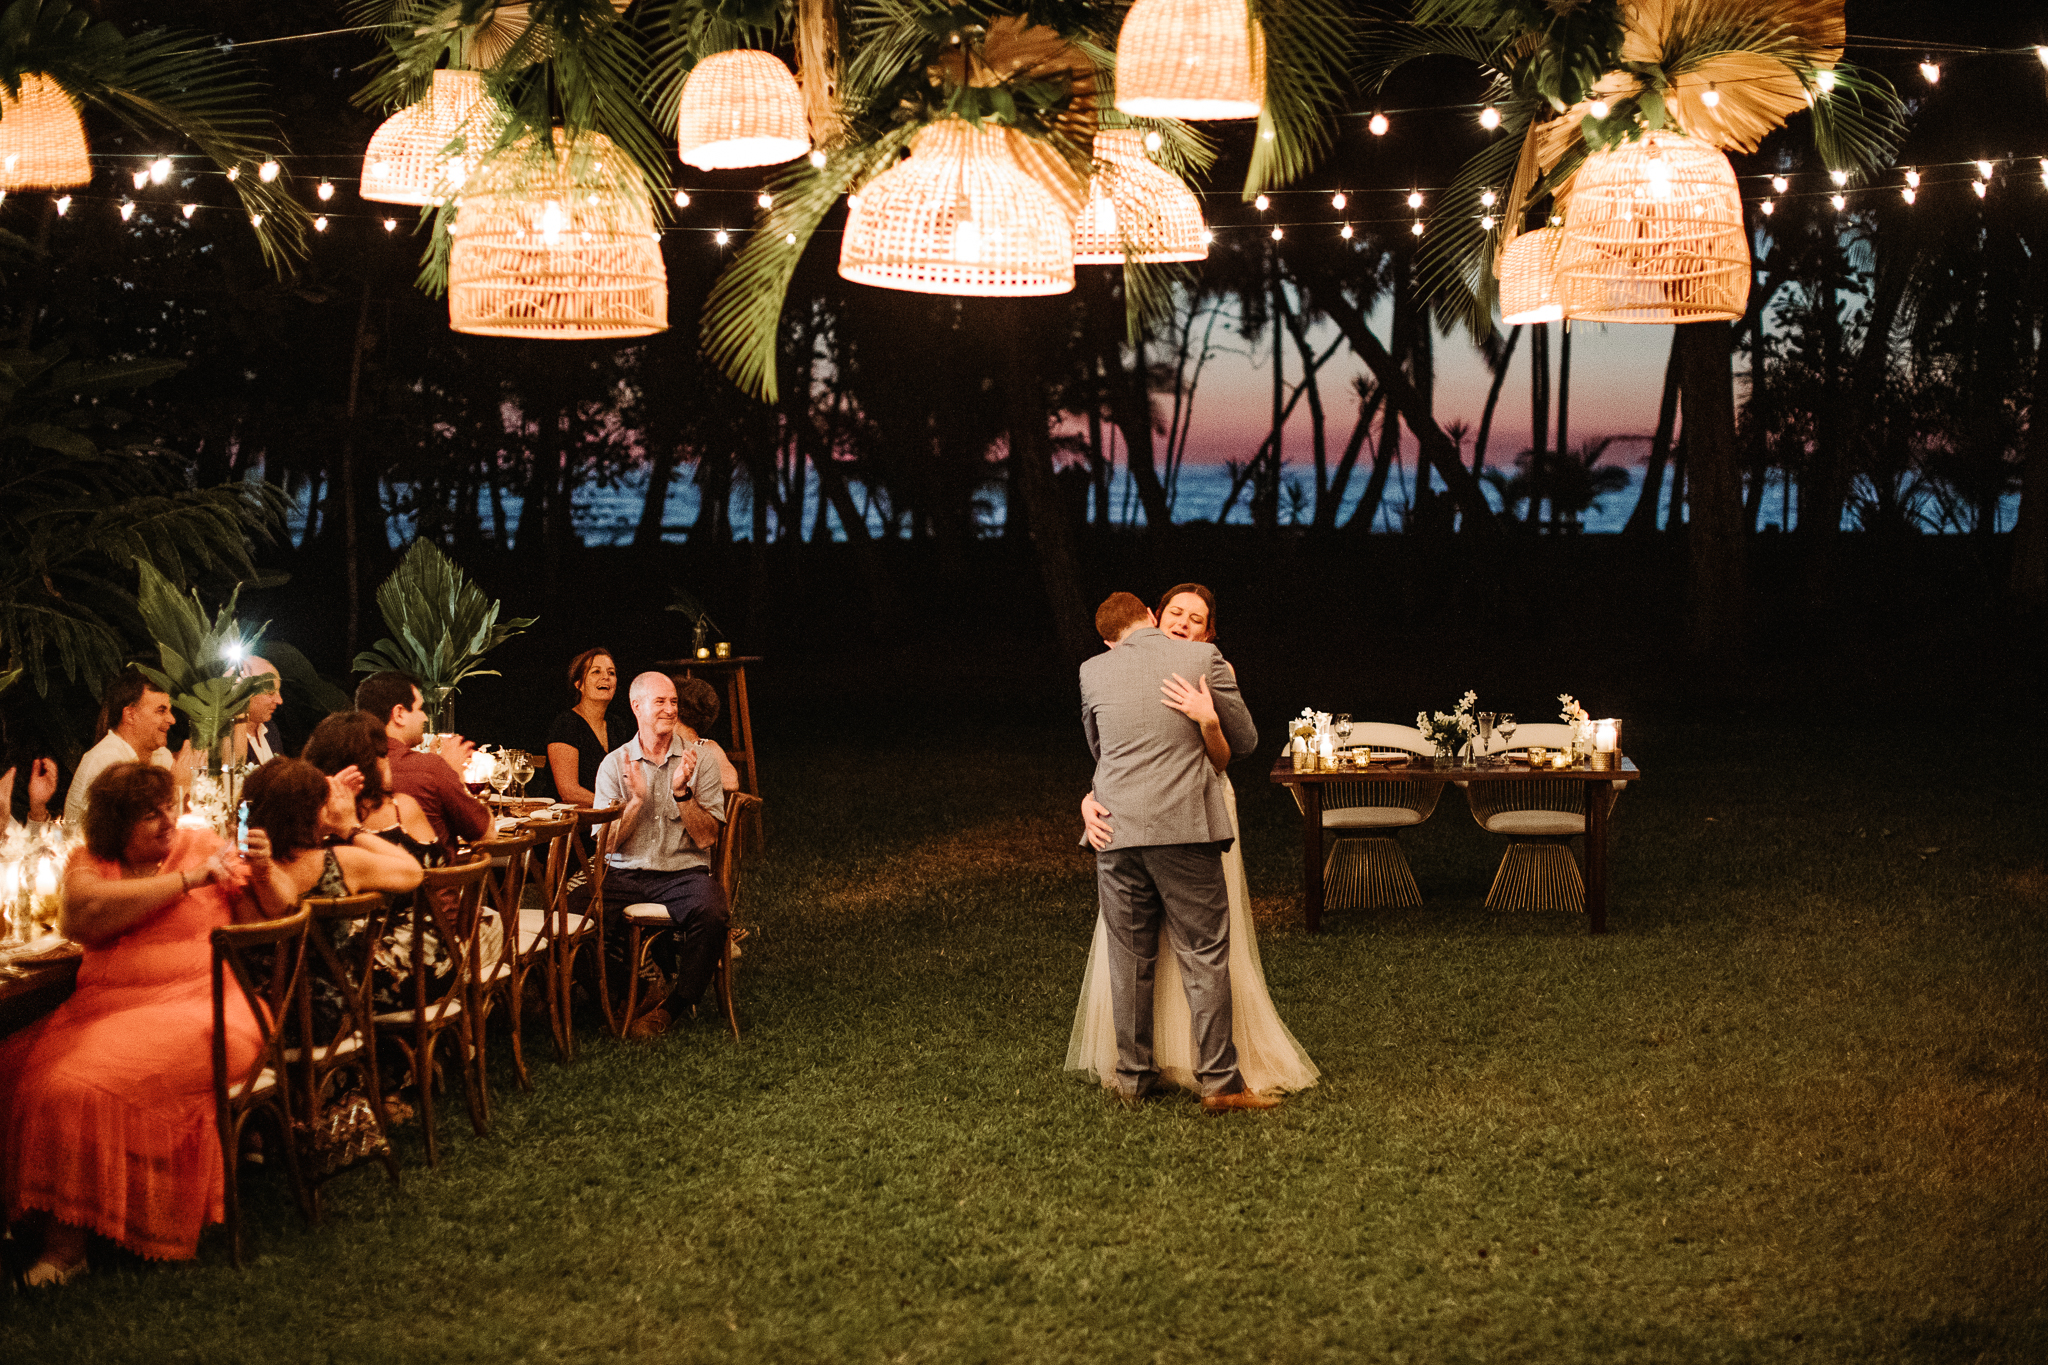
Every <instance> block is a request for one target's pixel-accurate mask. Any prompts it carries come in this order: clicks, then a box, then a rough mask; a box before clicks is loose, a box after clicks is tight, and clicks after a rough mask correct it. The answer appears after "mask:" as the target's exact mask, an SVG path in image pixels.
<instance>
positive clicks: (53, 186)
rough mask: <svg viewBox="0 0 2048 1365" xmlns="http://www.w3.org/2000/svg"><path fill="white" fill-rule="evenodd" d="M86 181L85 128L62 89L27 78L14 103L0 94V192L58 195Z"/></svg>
mask: <svg viewBox="0 0 2048 1365" xmlns="http://www.w3.org/2000/svg"><path fill="white" fill-rule="evenodd" d="M91 179H92V158H91V157H90V156H89V155H88V154H87V152H86V146H85V125H84V124H83V123H82V122H80V121H79V117H78V106H77V105H76V104H74V103H73V102H72V99H71V96H70V95H68V94H66V93H65V91H64V87H62V86H61V85H58V84H57V82H55V81H53V80H51V79H50V78H49V77H48V76H44V75H40V74H37V73H34V72H31V73H30V74H28V75H25V76H23V77H22V78H21V97H20V98H19V99H16V98H14V97H13V96H11V95H9V94H7V93H6V92H5V91H4V90H0V190H59V189H69V188H70V187H72V186H73V185H83V184H86V183H87V182H89V181H90V180H91Z"/></svg>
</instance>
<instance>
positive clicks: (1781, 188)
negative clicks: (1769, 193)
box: [1771, 175, 1792, 194]
mask: <svg viewBox="0 0 2048 1365" xmlns="http://www.w3.org/2000/svg"><path fill="white" fill-rule="evenodd" d="M1771 188H1772V189H1774V190H1776V191H1777V192H1778V193H1779V194H1783V193H1784V192H1785V191H1786V190H1789V189H1791V188H1792V182H1791V181H1789V180H1787V179H1786V178H1785V177H1784V176H1782V175H1774V176H1772V177H1771Z"/></svg>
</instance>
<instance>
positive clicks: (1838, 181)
mask: <svg viewBox="0 0 2048 1365" xmlns="http://www.w3.org/2000/svg"><path fill="white" fill-rule="evenodd" d="M1828 179H1830V180H1832V181H1834V182H1835V188H1836V189H1840V188H1841V187H1842V186H1844V185H1846V184H1848V183H1849V173H1848V172H1847V171H1829V172H1828Z"/></svg>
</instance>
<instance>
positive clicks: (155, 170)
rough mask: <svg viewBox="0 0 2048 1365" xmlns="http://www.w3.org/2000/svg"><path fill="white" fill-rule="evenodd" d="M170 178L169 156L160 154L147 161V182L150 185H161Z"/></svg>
mask: <svg viewBox="0 0 2048 1365" xmlns="http://www.w3.org/2000/svg"><path fill="white" fill-rule="evenodd" d="M170 178H171V159H170V158H169V157H167V156H160V157H158V158H157V159H156V160H154V161H152V162H150V163H149V182H150V183H151V184H152V185H161V184H163V183H164V181H166V180H168V179H170Z"/></svg>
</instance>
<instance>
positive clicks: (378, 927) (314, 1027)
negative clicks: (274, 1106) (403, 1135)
mask: <svg viewBox="0 0 2048 1365" xmlns="http://www.w3.org/2000/svg"><path fill="white" fill-rule="evenodd" d="M299 904H300V906H301V907H302V908H303V909H305V910H306V911H307V913H308V916H309V918H308V920H307V923H306V969H305V971H304V972H302V973H301V974H300V978H299V989H298V993H297V999H296V1001H295V1004H294V1014H295V1021H294V1025H293V1028H292V1031H291V1035H290V1039H289V1042H290V1045H289V1046H287V1047H286V1048H285V1052H284V1057H285V1061H286V1063H287V1064H289V1065H290V1066H291V1067H292V1068H293V1072H294V1084H295V1086H296V1089H297V1091H298V1100H297V1101H296V1105H295V1108H296V1110H297V1115H296V1117H297V1119H298V1122H299V1125H300V1126H301V1128H302V1129H303V1130H304V1131H305V1132H307V1133H308V1134H318V1133H319V1132H320V1131H321V1120H322V1118H323V1117H324V1116H325V1114H326V1112H327V1109H328V1107H329V1106H330V1105H331V1104H333V1103H334V1102H335V1101H336V1099H337V1098H338V1096H339V1095H340V1094H341V1093H342V1086H341V1084H340V1083H342V1082H345V1081H347V1080H348V1079H349V1078H350V1077H353V1078H354V1079H355V1080H356V1081H357V1083H358V1084H360V1085H361V1087H362V1093H363V1095H364V1097H365V1098H366V1099H367V1100H368V1101H369V1105H370V1112H371V1114H372V1115H373V1116H374V1119H375V1124H376V1131H377V1135H378V1136H379V1137H380V1138H382V1139H383V1150H382V1151H381V1152H380V1153H377V1159H378V1160H379V1161H381V1162H383V1163H384V1169H385V1170H386V1171H387V1172H388V1173H389V1174H390V1176H391V1183H392V1184H394V1185H396V1184H398V1183H399V1177H398V1158H397V1156H396V1155H395V1154H393V1152H392V1150H391V1131H390V1126H389V1123H388V1120H387V1118H386V1116H385V1112H384V1082H383V1078H382V1077H381V1076H380V1075H379V1074H378V1071H377V1029H376V1024H375V1023H374V1022H373V1014H374V1009H373V1007H372V1005H371V1003H370V987H371V973H372V971H373V970H374V969H375V963H376V955H377V941H378V940H379V939H380V938H382V937H383V934H384V920H385V913H386V908H387V905H388V902H387V901H386V900H385V898H384V895H383V893H381V892H377V891H363V892H358V893H357V894H355V895H351V896H308V897H306V898H305V899H304V900H302V901H300V902H299ZM350 925H353V926H354V934H353V937H347V936H346V935H345V934H344V933H343V930H344V929H345V928H346V926H350ZM341 937H346V946H345V947H343V946H337V944H336V941H335V940H336V939H337V938H341ZM316 995H317V996H320V997H322V998H323V999H326V1000H332V1001H335V1002H337V1003H338V1006H339V1009H338V1011H337V1012H336V1015H335V1017H333V1018H323V1017H322V1016H323V1015H324V1014H325V1013H326V1011H325V1010H323V1009H316V1008H315V1006H314V997H315V996H316ZM340 1171H341V1168H340V1167H336V1168H335V1169H333V1170H325V1171H323V1170H318V1169H309V1170H305V1171H304V1172H303V1175H304V1179H305V1184H306V1211H307V1217H308V1218H309V1219H310V1220H311V1221H312V1222H314V1223H318V1222H319V1221H320V1188H321V1186H322V1185H324V1184H325V1183H326V1182H327V1181H328V1180H329V1179H330V1178H332V1177H333V1176H335V1175H338V1174H340Z"/></svg>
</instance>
